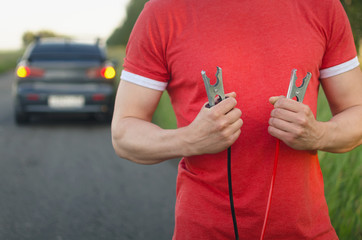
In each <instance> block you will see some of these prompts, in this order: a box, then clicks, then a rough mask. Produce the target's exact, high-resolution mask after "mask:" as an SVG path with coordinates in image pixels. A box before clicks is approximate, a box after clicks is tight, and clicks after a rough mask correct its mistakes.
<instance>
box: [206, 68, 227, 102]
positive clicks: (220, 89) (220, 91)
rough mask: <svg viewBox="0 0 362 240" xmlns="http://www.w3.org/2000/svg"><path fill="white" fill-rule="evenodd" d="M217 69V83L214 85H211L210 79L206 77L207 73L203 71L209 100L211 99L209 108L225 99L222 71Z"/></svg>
mask: <svg viewBox="0 0 362 240" xmlns="http://www.w3.org/2000/svg"><path fill="white" fill-rule="evenodd" d="M216 68H217V72H216V83H215V84H214V85H211V84H210V78H208V77H207V76H206V72H205V71H201V75H202V78H203V80H204V84H205V88H206V93H207V98H208V99H209V104H208V106H207V107H212V106H215V105H216V104H217V103H219V102H220V101H222V100H224V99H225V93H224V86H223V82H222V69H221V68H220V67H216ZM216 97H218V98H216Z"/></svg>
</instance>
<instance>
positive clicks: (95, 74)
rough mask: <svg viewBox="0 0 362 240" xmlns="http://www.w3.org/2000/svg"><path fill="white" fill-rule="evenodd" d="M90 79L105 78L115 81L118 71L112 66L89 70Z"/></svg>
mask: <svg viewBox="0 0 362 240" xmlns="http://www.w3.org/2000/svg"><path fill="white" fill-rule="evenodd" d="M87 76H88V77H89V78H100V77H101V78H105V79H113V78H114V77H115V76H116V70H115V69H114V68H113V67H112V66H105V67H101V68H91V69H88V70H87Z"/></svg>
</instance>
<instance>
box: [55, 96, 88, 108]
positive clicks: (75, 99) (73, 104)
mask: <svg viewBox="0 0 362 240" xmlns="http://www.w3.org/2000/svg"><path fill="white" fill-rule="evenodd" d="M84 102H85V99H84V96H82V95H51V96H49V98H48V106H49V107H51V108H81V107H83V106H84Z"/></svg>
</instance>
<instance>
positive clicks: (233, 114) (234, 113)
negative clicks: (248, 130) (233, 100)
mask: <svg viewBox="0 0 362 240" xmlns="http://www.w3.org/2000/svg"><path fill="white" fill-rule="evenodd" d="M241 115H242V112H241V111H240V109H238V108H233V109H232V110H231V111H230V112H228V113H227V114H226V115H225V116H226V117H227V119H228V122H229V123H230V124H231V123H233V122H235V121H237V120H238V119H239V118H241Z"/></svg>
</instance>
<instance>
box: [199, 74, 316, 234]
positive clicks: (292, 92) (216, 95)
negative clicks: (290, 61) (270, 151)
mask: <svg viewBox="0 0 362 240" xmlns="http://www.w3.org/2000/svg"><path fill="white" fill-rule="evenodd" d="M296 71H297V70H296V69H293V70H292V76H291V77H290V82H289V88H288V93H287V98H289V99H292V98H294V97H296V100H297V101H298V102H303V99H304V95H305V92H306V89H307V86H308V83H309V80H310V79H311V77H312V74H311V73H309V72H308V73H307V76H306V77H305V78H304V79H303V83H302V85H301V86H299V87H297V86H296V80H297V75H296ZM201 75H202V78H203V80H204V84H205V89H206V93H207V97H208V100H209V103H208V104H207V105H206V107H208V108H211V107H213V106H215V105H216V104H218V103H219V102H221V101H222V100H224V99H225V94H224V86H223V81H222V69H221V68H220V67H217V72H216V83H215V84H214V85H211V84H210V79H209V78H208V77H207V76H206V73H205V71H201ZM279 146H280V140H279V139H277V142H276V149H275V156H274V166H273V174H272V178H271V182H270V188H269V196H268V201H267V207H266V211H265V215H264V223H263V228H262V232H261V235H260V240H263V239H264V235H265V230H266V226H267V222H268V217H269V212H270V205H271V198H272V195H273V189H274V183H275V176H276V170H277V165H278V157H279ZM227 153H228V154H227V155H228V157H227V173H228V188H229V200H230V209H231V216H232V220H233V225H234V234H235V240H239V232H238V224H237V221H236V214H235V207H234V198H233V190H232V179H231V147H229V148H228V150H227Z"/></svg>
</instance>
